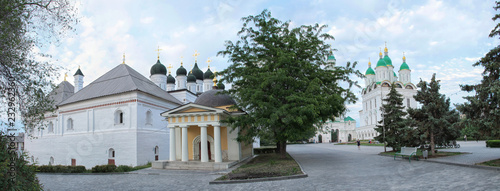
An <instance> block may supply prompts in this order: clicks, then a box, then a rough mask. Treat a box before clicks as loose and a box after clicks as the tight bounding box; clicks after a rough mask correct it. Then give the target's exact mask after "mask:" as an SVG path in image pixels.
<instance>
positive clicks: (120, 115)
mask: <svg viewBox="0 0 500 191" xmlns="http://www.w3.org/2000/svg"><path fill="white" fill-rule="evenodd" d="M115 124H123V112H122V111H121V110H116V111H115Z"/></svg>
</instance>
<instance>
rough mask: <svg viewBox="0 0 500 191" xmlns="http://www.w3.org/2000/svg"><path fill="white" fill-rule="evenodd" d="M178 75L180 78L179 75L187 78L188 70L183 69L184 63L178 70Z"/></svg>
mask: <svg viewBox="0 0 500 191" xmlns="http://www.w3.org/2000/svg"><path fill="white" fill-rule="evenodd" d="M176 74H177V76H179V75H183V76H185V75H186V74H187V70H186V68H184V67H182V63H181V67H179V69H177V72H176Z"/></svg>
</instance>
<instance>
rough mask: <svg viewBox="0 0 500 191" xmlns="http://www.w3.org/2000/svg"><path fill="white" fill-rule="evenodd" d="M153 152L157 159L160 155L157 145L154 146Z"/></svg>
mask: <svg viewBox="0 0 500 191" xmlns="http://www.w3.org/2000/svg"><path fill="white" fill-rule="evenodd" d="M154 153H155V161H157V160H158V156H159V155H160V148H159V147H158V146H156V147H155V149H154Z"/></svg>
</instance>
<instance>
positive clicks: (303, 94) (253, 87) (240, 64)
mask: <svg viewBox="0 0 500 191" xmlns="http://www.w3.org/2000/svg"><path fill="white" fill-rule="evenodd" d="M242 20H243V27H242V29H241V30H240V31H239V32H238V36H239V38H240V40H238V41H237V42H236V43H233V42H231V41H227V42H226V49H225V50H223V51H220V52H219V53H218V55H223V56H228V57H229V62H231V65H230V66H229V67H227V69H225V70H224V71H222V72H221V74H222V75H223V79H222V80H223V81H226V82H229V83H232V89H230V90H228V91H227V93H229V94H230V95H232V97H234V98H235V100H236V103H237V104H236V107H238V109H242V110H244V111H246V112H247V115H241V116H236V117H232V118H229V119H227V120H226V122H227V123H228V124H230V125H231V126H232V127H233V128H240V131H239V132H240V134H239V135H238V140H239V141H246V142H251V141H252V140H253V138H254V137H255V136H271V137H272V140H274V141H276V145H277V146H278V148H279V150H280V153H281V156H282V157H284V156H286V143H287V141H296V140H301V139H303V138H304V135H311V134H314V132H315V131H316V130H317V129H316V127H315V125H317V124H319V123H321V121H327V120H328V119H330V120H334V117H335V116H337V117H338V116H340V115H341V114H342V113H343V112H344V111H345V110H346V107H345V106H344V103H349V102H354V101H355V99H356V97H355V95H354V93H353V92H351V91H350V88H351V86H352V85H356V86H358V87H359V85H357V83H356V82H353V81H351V80H350V79H349V75H351V74H356V75H357V76H360V77H361V76H362V75H361V73H360V72H359V71H357V70H355V69H354V67H355V65H356V63H354V64H353V65H352V66H351V64H350V63H347V66H345V67H344V66H335V65H334V64H333V63H331V62H327V56H329V55H330V45H329V44H327V43H325V42H324V41H325V40H333V36H331V35H329V34H327V33H323V32H322V30H323V29H324V28H325V27H326V26H324V25H323V26H320V25H318V24H316V25H314V26H300V27H297V28H290V21H287V22H282V21H280V20H278V19H275V18H272V17H271V13H270V12H269V11H267V10H264V11H263V12H262V13H261V14H259V15H255V16H248V17H244V18H242ZM325 68H333V69H332V70H327V69H325ZM339 81H345V82H348V83H349V88H343V87H342V86H340V85H339V83H338V82H339Z"/></svg>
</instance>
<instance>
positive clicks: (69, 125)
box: [67, 118, 73, 130]
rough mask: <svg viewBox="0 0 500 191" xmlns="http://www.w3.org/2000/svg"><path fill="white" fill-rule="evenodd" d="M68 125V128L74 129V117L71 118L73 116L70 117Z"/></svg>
mask: <svg viewBox="0 0 500 191" xmlns="http://www.w3.org/2000/svg"><path fill="white" fill-rule="evenodd" d="M67 127H68V130H73V119H71V118H69V119H68V124H67Z"/></svg>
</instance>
